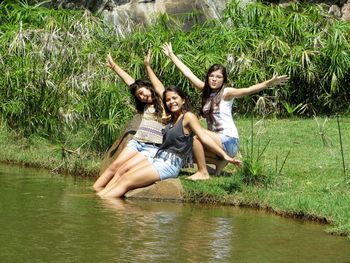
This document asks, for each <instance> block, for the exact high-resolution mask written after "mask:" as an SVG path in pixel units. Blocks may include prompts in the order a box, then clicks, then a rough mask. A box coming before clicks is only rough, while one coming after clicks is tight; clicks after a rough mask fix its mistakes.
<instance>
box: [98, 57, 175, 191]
mask: <svg viewBox="0 0 350 263" xmlns="http://www.w3.org/2000/svg"><path fill="white" fill-rule="evenodd" d="M150 57H151V54H150V53H148V54H147V56H146V57H145V60H144V63H145V66H146V70H147V73H148V75H149V77H150V78H151V80H152V78H154V77H155V78H156V79H154V80H152V82H155V83H157V81H159V80H158V78H157V77H156V76H155V74H154V72H153V71H152V69H151V67H150ZM107 63H108V66H109V67H110V68H111V69H112V70H113V71H115V73H117V75H118V76H119V77H120V78H121V79H122V80H123V81H124V82H125V84H126V85H128V86H129V89H130V92H131V93H132V94H133V96H134V98H135V103H136V109H137V111H138V112H139V113H143V116H142V120H141V123H140V126H139V128H138V129H137V131H136V134H135V135H134V137H133V139H132V140H130V141H129V142H128V144H127V146H126V147H125V148H124V149H123V150H122V152H121V153H120V154H119V155H118V157H117V159H116V160H115V161H113V162H112V164H110V165H109V166H108V167H107V169H106V170H105V171H104V172H103V173H102V174H101V175H100V176H99V178H98V179H97V180H96V182H95V183H94V185H93V187H94V189H95V190H96V191H101V190H103V189H105V188H106V190H107V189H108V187H109V186H110V185H111V184H113V183H114V182H115V181H116V180H117V179H118V178H119V176H120V175H121V174H124V173H125V172H127V171H128V170H130V168H132V167H134V166H135V165H137V164H138V163H141V162H142V161H147V158H153V157H154V155H155V154H156V152H157V151H158V148H159V146H160V144H161V143H162V138H163V135H162V129H163V128H164V124H165V123H166V122H167V119H168V118H167V117H166V115H165V112H164V107H163V104H162V99H161V98H162V94H163V92H164V87H163V85H157V87H156V88H154V87H153V85H152V83H151V82H150V81H148V80H142V79H137V80H135V79H134V78H133V77H131V76H130V75H129V74H128V73H126V72H125V71H124V70H123V69H122V68H121V67H120V66H119V65H118V64H117V63H116V62H115V61H114V60H113V59H112V57H111V55H110V54H108V56H107Z"/></svg>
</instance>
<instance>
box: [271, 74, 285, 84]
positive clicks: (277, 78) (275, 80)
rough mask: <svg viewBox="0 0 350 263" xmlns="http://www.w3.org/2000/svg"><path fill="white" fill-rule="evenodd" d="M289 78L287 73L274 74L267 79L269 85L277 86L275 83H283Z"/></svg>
mask: <svg viewBox="0 0 350 263" xmlns="http://www.w3.org/2000/svg"><path fill="white" fill-rule="evenodd" d="M288 80H289V77H288V75H282V76H278V75H274V76H273V77H272V78H271V79H270V80H269V86H277V85H285V84H286V83H287V82H288Z"/></svg>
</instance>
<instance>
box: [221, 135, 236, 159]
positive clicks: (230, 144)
mask: <svg viewBox="0 0 350 263" xmlns="http://www.w3.org/2000/svg"><path fill="white" fill-rule="evenodd" d="M220 139H221V143H222V145H223V146H224V151H225V152H226V153H227V154H228V155H229V156H230V157H234V156H235V155H236V154H237V152H238V147H239V139H238V138H234V137H230V136H227V135H224V134H220Z"/></svg>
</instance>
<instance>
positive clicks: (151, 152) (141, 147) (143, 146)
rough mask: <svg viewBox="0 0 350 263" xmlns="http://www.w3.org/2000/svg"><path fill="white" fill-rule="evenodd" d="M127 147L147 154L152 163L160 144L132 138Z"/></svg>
mask: <svg viewBox="0 0 350 263" xmlns="http://www.w3.org/2000/svg"><path fill="white" fill-rule="evenodd" d="M127 147H129V148H131V149H133V150H135V151H137V152H139V153H141V154H143V155H144V156H146V158H147V159H148V161H149V162H150V163H152V160H153V157H154V156H155V155H156V153H157V151H158V149H159V146H157V145H156V144H152V143H145V142H139V141H136V140H135V139H131V140H130V141H129V142H128V144H127Z"/></svg>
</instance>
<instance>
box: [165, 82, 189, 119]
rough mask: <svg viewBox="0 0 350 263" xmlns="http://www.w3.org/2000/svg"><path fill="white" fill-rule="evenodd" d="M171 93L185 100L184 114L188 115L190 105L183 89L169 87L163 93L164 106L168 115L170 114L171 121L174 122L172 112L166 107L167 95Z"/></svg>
mask: <svg viewBox="0 0 350 263" xmlns="http://www.w3.org/2000/svg"><path fill="white" fill-rule="evenodd" d="M170 91H172V92H175V93H177V94H178V95H179V96H180V97H181V99H183V100H185V103H184V104H183V105H182V113H186V112H188V111H190V104H189V103H188V99H187V95H186V93H185V92H184V91H183V90H182V89H181V88H179V87H177V86H169V87H167V88H166V89H165V90H164V93H163V104H164V108H165V111H166V113H168V114H170V115H171V120H173V117H174V116H173V114H172V112H171V111H169V109H168V107H167V106H166V93H167V92H170Z"/></svg>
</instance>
